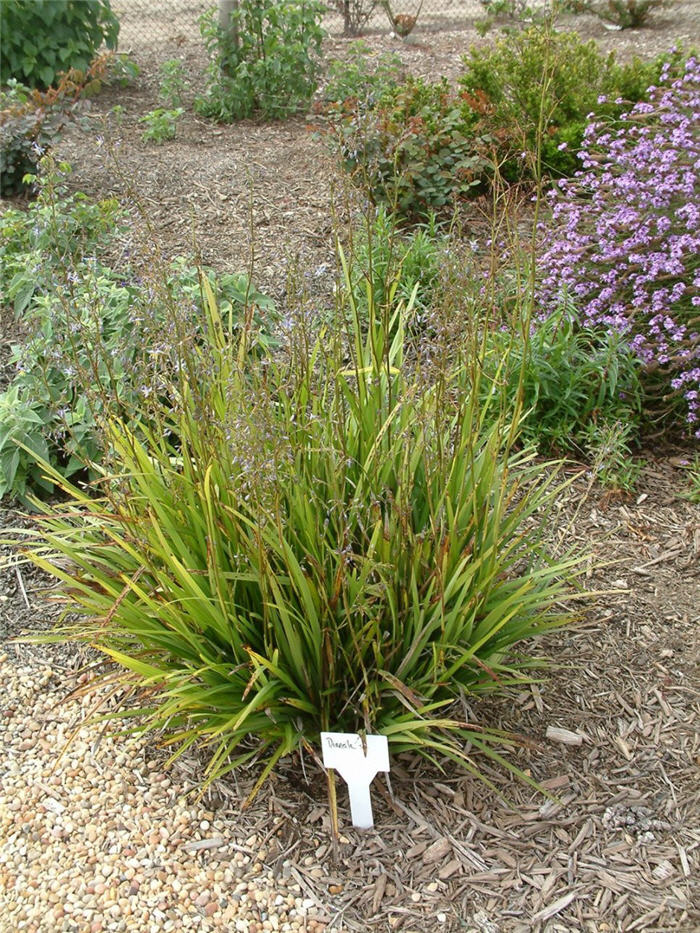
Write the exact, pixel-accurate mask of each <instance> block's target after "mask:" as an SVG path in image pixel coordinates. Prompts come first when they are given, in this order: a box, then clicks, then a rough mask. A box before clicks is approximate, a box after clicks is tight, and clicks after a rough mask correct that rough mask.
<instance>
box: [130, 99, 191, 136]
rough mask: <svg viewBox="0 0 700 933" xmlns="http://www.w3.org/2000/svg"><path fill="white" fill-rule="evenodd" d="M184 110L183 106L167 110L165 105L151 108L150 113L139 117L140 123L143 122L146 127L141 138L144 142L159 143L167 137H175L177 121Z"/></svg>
mask: <svg viewBox="0 0 700 933" xmlns="http://www.w3.org/2000/svg"><path fill="white" fill-rule="evenodd" d="M184 112H185V111H184V109H183V108H182V107H176V108H175V109H174V110H166V109H165V108H163V107H157V108H156V109H155V110H149V111H148V113H146V114H144V115H143V116H142V117H139V123H143V124H144V126H145V127H146V129H145V130H144V131H143V133H142V134H141V139H142V140H143V141H144V142H153V143H159V144H160V143H164V142H165V141H166V140H167V139H175V134H176V132H177V121H178V120H179V119H180V117H181V116H182V115H183V113H184Z"/></svg>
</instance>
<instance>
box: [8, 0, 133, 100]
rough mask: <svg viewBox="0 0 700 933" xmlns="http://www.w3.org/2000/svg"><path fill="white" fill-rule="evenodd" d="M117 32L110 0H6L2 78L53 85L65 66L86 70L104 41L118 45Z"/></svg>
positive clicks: (109, 44) (108, 45)
mask: <svg viewBox="0 0 700 933" xmlns="http://www.w3.org/2000/svg"><path fill="white" fill-rule="evenodd" d="M118 35H119V20H118V19H117V17H116V15H115V14H114V13H113V11H112V9H111V7H110V3H109V0H2V3H0V49H1V53H2V54H0V83H2V84H6V83H7V82H8V81H9V79H10V78H14V79H15V80H17V81H20V82H22V83H24V84H27V85H29V87H32V88H47V87H50V86H51V85H52V84H55V83H56V80H57V78H58V76H59V74H60V73H61V72H65V71H68V70H69V69H70V68H77V69H79V70H81V71H85V70H87V68H88V66H89V65H90V63H91V61H92V60H93V58H94V57H95V53H96V52H97V51H98V49H99V48H100V46H101V45H102V44H103V43H105V44H106V46H107V48H109V49H113V48H116V45H117V37H118Z"/></svg>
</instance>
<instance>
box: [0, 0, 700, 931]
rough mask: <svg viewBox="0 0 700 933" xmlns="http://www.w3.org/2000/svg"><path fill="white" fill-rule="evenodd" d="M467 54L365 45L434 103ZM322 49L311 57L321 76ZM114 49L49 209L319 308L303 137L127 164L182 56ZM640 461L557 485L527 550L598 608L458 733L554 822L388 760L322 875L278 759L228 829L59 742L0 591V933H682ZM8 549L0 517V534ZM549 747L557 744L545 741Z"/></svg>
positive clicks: (150, 747) (63, 704) (672, 567)
mask: <svg viewBox="0 0 700 933" xmlns="http://www.w3.org/2000/svg"><path fill="white" fill-rule="evenodd" d="M698 22H699V21H698V11H697V8H696V6H695V4H693V3H689V2H686V3H679V4H677V5H675V6H674V9H673V10H671V11H668V12H667V13H666V14H659V16H658V17H657V18H655V20H654V25H653V26H652V27H650V28H649V29H644V30H637V31H630V32H625V33H620V34H617V33H610V32H607V31H606V30H604V29H603V28H602V26H601V25H600V24H599V23H598V22H597V21H594V20H592V19H587V18H584V19H583V20H582V19H580V18H576V20H575V23H576V25H577V26H579V25H580V26H581V28H582V29H583V30H584V31H585V33H586V35H595V37H596V38H597V39H599V40H600V41H601V44H603V45H605V47H606V48H611V47H614V48H616V49H619V52H620V55H621V56H624V55H630V54H641V53H645V54H646V53H649V54H652V53H657V52H661V51H665V50H666V49H667V47H668V46H669V45H670V44H671V43H673V42H674V41H677V40H679V39H680V40H683V39H686V40H691V39H692V38H694V37H695V36H696V35H697V26H698ZM476 38H477V37H476V34H475V33H474V32H472V31H468V32H467V31H464V32H459V33H430V34H429V35H421V34H419V33H416V37H415V40H412V41H411V42H409V43H404V44H397V43H396V42H395V41H393V40H391V39H390V38H388V37H377V36H373V37H371V39H370V42H371V44H372V46H373V48H374V47H376V48H379V49H391V50H392V51H396V50H398V51H399V53H400V54H401V56H402V58H403V59H404V61H405V62H406V64H407V65H408V66H409V68H410V69H411V70H414V71H416V72H417V73H420V74H423V75H426V76H434V75H436V74H447V75H451V74H453V73H454V71H455V69H456V68H457V66H458V64H459V57H460V55H461V54H463V53H464V51H465V50H466V48H467V46H468V44H469V43H470V42H471V41H473V40H474V39H476ZM344 46H345V43H344V42H342V41H340V40H333V41H332V42H329V47H328V51H329V53H334V54H340V53H341V51H342V49H343V48H344ZM134 48H135V53H136V58H137V60H138V61H139V63H140V64H141V65H142V67H143V72H142V75H141V77H140V78H139V79H138V82H137V84H136V85H134V86H132V87H129V88H126V89H123V90H117V89H108V90H106V91H105V92H104V93H103V94H102V95H100V96H99V97H98V98H96V99H94V100H93V101H91V102H90V104H89V105H88V106H89V110H90V113H91V115H92V116H96V115H97V114H102V115H104V119H105V124H104V130H103V132H102V140H103V141H102V143H101V144H100V145H96V144H95V138H94V136H90V135H86V134H84V133H82V132H81V131H79V130H78V129H72V130H71V131H70V132H69V133H67V134H66V136H65V138H64V140H63V142H62V144H61V147H60V150H59V154H60V156H61V157H63V158H66V159H67V160H68V161H70V162H71V163H72V165H73V166H74V173H73V175H72V176H71V185H72V186H73V187H74V188H75V189H76V190H81V191H84V192H86V193H87V194H88V195H90V196H93V197H96V198H97V197H104V196H106V195H107V194H110V193H113V192H114V193H116V194H117V195H119V196H120V198H124V200H125V201H126V202H127V203H129V202H131V203H132V206H133V200H132V196H133V195H134V194H135V195H137V196H138V199H139V201H140V202H141V204H142V206H143V208H144V211H145V214H146V216H147V217H148V219H149V222H150V223H151V225H152V226H153V228H154V229H155V230H156V231H157V232H158V238H159V241H160V245H161V249H162V251H163V253H164V254H165V255H166V256H176V255H191V254H192V242H193V239H194V240H195V242H196V244H197V246H196V249H197V251H198V253H199V255H200V257H201V260H202V261H203V262H204V263H206V264H208V265H210V266H212V267H214V268H216V269H217V270H219V271H232V272H233V271H241V270H245V269H248V268H251V269H252V271H253V277H254V280H255V282H256V284H257V285H258V286H259V287H260V288H261V289H262V290H263V291H265V292H267V293H270V294H272V295H273V296H274V297H276V298H277V299H278V300H280V301H283V300H284V296H285V292H286V287H287V281H288V277H289V274H290V270H291V271H293V270H294V269H295V268H298V269H299V270H301V271H302V275H303V276H304V281H305V284H306V288H307V290H308V292H309V293H310V295H311V296H314V295H317V296H318V299H319V302H322V301H323V300H324V299H326V298H327V297H328V296H329V295H330V294H331V293H332V287H333V283H334V273H333V269H334V256H333V223H332V220H331V218H332V215H333V207H332V205H333V204H334V203H335V204H337V205H338V207H337V211H338V212H339V213H342V212H343V211H344V210H345V209H346V208H345V207H344V205H345V204H346V203H347V202H346V200H345V199H344V197H343V195H342V192H341V191H337V192H335V193H334V190H333V189H334V187H335V185H336V184H337V177H336V176H335V174H334V172H333V169H332V166H331V164H330V162H329V159H328V156H327V154H326V150H325V147H324V146H323V144H322V143H321V141H320V140H318V139H317V138H316V136H315V134H316V132H317V131H318V130H319V128H320V125H319V122H318V120H317V119H316V118H314V117H313V116H310V117H309V118H308V119H296V120H293V121H289V122H286V123H283V124H276V125H263V124H259V123H254V122H249V121H246V122H243V123H240V124H235V125H232V126H221V127H213V126H212V124H210V123H208V122H206V121H204V120H201V119H199V118H197V117H196V116H194V115H193V114H192V113H191V112H188V113H186V114H185V116H184V117H183V118H182V121H181V123H180V125H179V128H178V135H177V137H176V139H175V140H174V141H172V142H168V143H166V144H165V145H163V146H154V145H151V144H147V143H144V142H143V141H142V140H141V133H142V131H143V127H142V125H141V124H139V122H138V121H139V117H141V116H142V115H143V114H144V113H146V112H147V111H149V110H150V109H152V108H153V107H154V106H157V100H156V91H157V66H158V64H159V61H161V60H163V59H165V58H172V57H180V58H182V60H183V61H184V62H185V63H186V64H187V65H188V67H190V68H191V69H192V72H193V73H194V72H196V71H198V70H199V69H200V68H201V67H202V65H203V54H202V51H201V48H200V46H199V43H198V42H197V41H196V39H195V37H192V38H191V39H189V38H186V39H185V40H184V41H180V39H178V40H177V42H173V44H172V46H170V47H161V48H159V49H158V50H156V49H155V48H151V49H149V48H147V47H145V46H143V47H142V46H140V45H139V46H137V45H136V44H135V45H134ZM195 90H196V88H194V87H193V88H192V91H193V92H194V91H195ZM116 104H119V105H120V106H121V107H123V108H124V112H123V115H122V117H121V119H120V121H119V122H118V123H117V122H116V121H115V120H114V117H113V116H110V115H109V112H110V110H111V108H113V107H114V106H115V105H116ZM115 157H116V158H115ZM134 216H135V218H138V212H136V211H134ZM135 223H136V225H137V227H138V224H139V221H138V219H136V221H135ZM477 230H478V227H477ZM10 336H11V335H10V333H9V331H7V330H4V331H3V333H2V334H1V335H0V343H2V342H6V343H8V342H9V340H10ZM0 349H1V348H0ZM1 384H2V381H1V380H0V385H1ZM644 455H645V457H646V460H647V465H646V467H645V468H644V470H643V472H642V475H641V478H640V480H639V482H638V484H637V487H636V490H635V493H634V496H626V497H624V496H617V495H614V494H611V493H609V492H606V491H605V490H603V489H601V488H600V487H598V486H597V485H596V484H595V483H594V482H592V480H591V478H590V476H589V475H588V474H587V473H586V472H585V471H582V472H581V475H580V476H579V477H578V478H577V479H576V480H575V482H574V483H573V485H572V486H571V487H570V489H569V491H568V492H567V494H566V495H565V496H564V497H563V498H562V500H561V502H560V507H559V509H558V512H557V515H558V521H557V525H556V528H554V529H553V530H552V535H553V538H555V539H557V538H558V539H559V540H560V542H562V543H565V544H568V543H574V542H575V543H577V544H578V545H580V546H581V548H582V549H584V550H586V551H588V552H590V553H591V555H592V557H591V571H590V575H589V576H588V578H587V584H588V585H589V586H590V587H591V588H592V589H594V590H596V591H598V592H600V593H601V595H600V597H599V598H598V599H597V600H596V601H595V602H594V603H590V604H588V605H587V606H586V609H585V616H584V619H583V621H582V622H581V624H579V625H578V626H577V627H574V628H571V629H569V630H565V631H563V632H559V633H555V634H554V635H551V636H549V637H548V638H547V639H545V640H544V642H543V645H542V652H543V653H546V654H548V655H549V656H551V657H552V658H553V660H554V661H555V663H556V665H557V666H556V669H555V670H554V671H553V672H552V673H551V674H549V675H548V676H547V677H546V678H545V680H544V681H543V683H541V684H540V685H538V686H533V687H532V688H530V689H528V690H526V691H523V692H522V693H520V694H517V695H516V696H515V698H514V699H513V698H510V699H508V700H497V701H495V702H494V700H493V699H490V700H488V701H482V702H481V703H480V704H478V705H477V704H475V705H474V712H475V714H476V717H477V720H485V721H488V722H489V724H492V725H497V726H502V727H504V728H507V729H511V730H515V731H517V732H520V733H523V734H524V735H525V736H527V737H528V738H529V739H530V740H531V742H530V744H529V745H528V747H527V748H526V749H524V750H522V751H521V752H519V753H518V755H517V763H518V764H519V766H520V767H522V768H525V769H528V771H529V773H530V774H531V775H532V776H533V777H534V778H535V779H536V780H538V781H540V782H542V783H543V784H544V786H545V787H546V788H547V789H549V790H550V791H551V792H552V793H553V794H554V795H556V797H557V800H555V801H549V800H547V799H546V798H543V797H542V796H541V795H536V794H535V793H533V792H531V791H530V790H529V789H527V788H523V787H522V786H520V785H518V784H515V783H513V782H510V781H508V782H506V781H504V778H503V776H502V775H501V776H499V775H497V774H495V773H494V774H493V775H491V774H490V776H491V777H492V779H493V780H495V781H496V783H497V784H498V785H499V786H501V787H502V789H503V791H504V793H505V794H506V795H507V797H508V799H509V802H510V805H506V804H504V803H503V801H501V800H499V798H498V797H497V796H496V795H495V794H493V793H492V792H490V791H487V790H485V789H484V788H483V787H481V786H480V785H479V786H475V785H474V783H473V782H472V781H471V780H470V779H469V778H468V777H465V776H463V775H462V774H457V773H455V769H454V768H453V767H452V766H448V767H447V769H446V771H445V773H439V772H437V771H433V770H431V769H430V768H429V767H427V766H426V765H424V764H420V765H416V762H415V761H414V760H410V759H405V760H404V759H402V758H400V759H399V760H397V761H394V762H392V774H391V787H390V788H389V787H387V784H386V782H385V781H384V779H383V778H382V777H381V776H380V777H378V778H377V780H376V781H375V783H374V785H373V800H374V809H375V818H376V828H375V830H374V831H368V832H360V831H355V830H352V829H351V828H350V826H349V813H348V810H347V807H346V805H345V804H346V799H345V797H344V794H343V790H342V789H341V819H342V822H343V828H342V835H341V838H340V841H339V843H338V845H337V846H336V847H334V846H333V845H332V843H331V839H330V820H329V814H328V806H327V801H326V796H325V785H324V783H323V781H322V780H321V778H320V774H319V772H318V771H317V769H316V767H315V765H314V764H313V762H308V761H307V762H300V761H299V759H298V758H296V757H293V758H291V759H289V760H288V762H287V763H286V764H285V765H283V766H282V767H281V769H280V770H279V772H278V774H277V776H276V777H275V778H274V779H273V780H272V781H271V783H269V784H268V785H266V786H265V788H264V789H263V791H262V792H261V794H260V796H259V797H258V798H257V800H256V802H255V804H254V805H253V806H252V807H251V808H250V809H249V810H246V811H244V812H242V811H241V807H240V802H241V800H242V799H244V797H245V796H246V793H247V791H248V790H249V789H250V787H251V786H252V785H253V783H254V781H255V779H256V777H257V775H256V774H255V773H254V772H250V773H246V772H243V773H241V774H240V775H238V777H237V780H236V781H234V780H233V779H226V780H222V781H218V782H216V783H215V784H214V785H213V786H212V788H211V789H210V791H208V792H207V794H206V795H205V797H204V799H203V800H202V801H200V802H196V801H195V800H194V799H192V797H191V796H190V797H186V795H188V794H190V795H191V792H192V791H193V790H196V788H197V787H198V786H199V782H200V776H201V768H202V763H201V761H200V760H199V758H198V757H197V756H188V757H185V758H183V759H180V760H179V761H178V762H177V763H176V765H175V766H174V768H173V769H172V770H170V771H168V772H167V773H166V772H165V771H164V768H163V765H164V761H165V755H164V754H163V753H162V752H161V751H160V750H158V749H157V748H156V747H155V743H154V742H153V741H149V740H143V741H142V740H131V739H130V740H114V739H112V738H110V737H109V736H108V735H105V736H103V735H102V732H101V730H100V728H99V727H95V726H79V723H80V719H81V717H82V716H84V714H85V713H86V712H87V710H88V709H89V708H90V703H91V701H90V699H89V698H81V697H78V698H68V699H66V697H67V695H68V694H69V693H70V692H71V691H72V690H74V689H76V688H84V687H86V686H87V684H88V681H89V676H90V675H89V673H88V672H86V670H85V665H86V664H88V663H89V662H90V661H91V659H92V658H91V655H90V653H89V652H81V651H80V650H79V649H76V648H75V647H70V648H69V647H67V646H65V645H61V644H58V645H55V646H49V645H44V646H40V647H37V646H29V645H26V644H15V643H13V642H10V641H9V639H11V638H13V637H15V636H17V635H19V634H20V633H22V632H25V631H28V630H34V631H35V630H37V629H40V630H41V629H45V628H47V627H48V626H49V625H50V623H51V620H52V618H54V617H55V611H54V609H53V608H52V604H51V602H50V601H47V599H46V595H45V593H44V592H43V591H42V585H43V581H42V579H41V578H40V576H39V575H38V573H36V572H30V571H28V570H27V568H26V567H21V568H20V567H17V566H15V565H14V564H9V565H6V566H5V567H3V568H0V639H1V640H2V641H3V642H5V644H4V645H2V646H0V650H1V651H2V652H3V653H2V654H1V655H0V657H1V658H2V660H1V661H0V690H2V695H3V700H4V702H3V709H2V718H1V719H0V743H2V756H1V760H0V774H1V776H2V781H1V786H2V790H1V791H0V918H1V919H0V930H2V931H4V930H7V931H8V933H9V931H14V930H26V931H34V933H44V931H46V933H48V931H53V930H64V931H76V933H83V931H86V930H91V931H95V933H97V931H101V930H102V931H118V930H130V929H139V930H154V931H160V930H163V931H165V930H179V929H199V930H202V931H208V930H211V931H215V930H222V931H223V930H227V931H228V930H237V931H244V933H260V931H262V930H278V929H279V930H300V931H309V933H311V931H319V933H320V931H330V930H338V931H343V930H348V931H357V933H361V931H367V930H378V931H379V930H381V931H384V930H399V929H400V930H402V931H404V933H407V931H413V933H433V931H438V930H445V931H459V930H472V931H478V933H516V931H518V933H526V931H531V930H548V931H550V933H555V931H568V930H590V931H591V933H603V931H609V933H612V931H615V930H625V931H628V930H629V931H632V930H645V931H671V930H678V931H688V933H689V931H691V930H694V929H697V927H698V925H699V924H700V909H699V904H700V889H699V888H698V882H697V875H698V865H699V862H700V827H699V826H698V820H697V813H698V802H699V800H698V798H699V797H700V794H699V793H698V789H697V768H698V764H700V757H699V756H700V742H699V739H698V715H699V713H700V707H699V704H698V698H699V697H700V693H699V692H698V689H697V684H698V677H697V673H698V650H697V624H698V614H697V606H698V604H699V603H700V599H699V597H700V573H699V571H698V565H699V561H698V558H700V517H699V515H698V509H697V507H696V506H693V505H692V504H690V503H689V502H688V501H686V500H685V499H684V498H683V493H684V492H685V490H686V489H687V485H688V471H687V469H686V466H685V461H686V454H685V452H684V451H672V450H669V451H667V452H666V453H665V455H664V456H663V457H661V456H658V457H657V456H656V455H655V453H654V452H651V451H646V452H645V453H644ZM22 521H23V519H22V518H21V517H20V516H18V515H17V513H15V512H13V511H11V510H10V509H5V510H4V512H3V513H2V524H3V525H4V526H6V527H9V526H12V525H15V524H17V523H18V522H22ZM76 726H78V733H77V735H76V738H75V742H74V744H73V745H72V747H71V748H70V750H69V751H67V753H66V754H65V756H64V757H63V758H61V760H60V761H57V755H58V752H59V751H60V750H61V749H62V748H63V745H64V743H65V741H66V740H67V738H68V737H69V735H70V734H71V732H72V730H73V729H74V728H75V727H76ZM551 728H555V729H560V730H561V729H563V730H566V733H565V734H564V736H563V737H564V738H568V739H569V742H568V743H567V742H562V741H560V739H561V738H562V734H561V733H560V734H559V736H558V739H557V735H556V734H554V737H553V738H552V737H550V738H548V737H547V730H548V729H551ZM550 736H551V733H550ZM3 924H4V926H3Z"/></svg>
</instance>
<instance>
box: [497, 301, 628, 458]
mask: <svg viewBox="0 0 700 933" xmlns="http://www.w3.org/2000/svg"><path fill="white" fill-rule="evenodd" d="M528 330H529V332H528ZM525 332H526V333H527V339H526V340H525V339H524V338H523V329H522V328H517V327H516V328H508V329H507V330H495V331H494V332H493V333H492V335H491V337H490V350H491V352H490V354H489V355H488V357H487V364H486V365H487V371H489V372H490V373H492V374H493V377H494V378H495V377H496V374H499V376H500V378H501V379H503V381H504V383H505V385H506V387H507V388H506V395H507V397H508V398H509V399H510V403H511V405H512V406H514V407H515V406H516V405H518V404H522V408H523V412H524V415H523V423H522V433H523V437H524V438H525V439H526V440H527V441H529V442H531V443H534V444H536V445H537V446H538V448H539V449H540V450H542V451H543V452H545V453H552V452H557V453H560V454H561V453H570V452H575V453H579V454H583V455H584V456H585V457H586V458H587V459H588V460H589V461H591V462H594V461H596V460H597V459H598V454H599V451H600V448H601V446H603V444H602V440H601V438H602V437H603V435H604V434H605V435H606V436H607V435H609V433H610V431H611V429H614V427H615V426H616V425H621V424H623V425H626V426H627V431H626V434H625V437H624V438H621V442H622V441H624V443H627V441H629V440H630V439H631V440H634V439H635V436H638V434H639V427H640V422H641V410H642V390H641V380H640V375H641V367H640V364H639V361H638V360H637V358H636V356H635V354H634V353H633V352H632V350H631V349H630V347H629V346H628V345H627V343H626V342H625V341H624V339H623V338H622V337H621V336H620V335H619V334H616V333H614V332H606V331H605V330H604V329H603V328H600V329H599V330H595V331H594V330H586V329H580V328H578V326H577V324H576V315H575V313H574V312H573V310H572V309H570V308H567V307H565V306H562V307H560V309H559V311H558V312H557V313H555V314H553V315H551V316H550V317H548V318H546V319H545V320H538V321H536V322H534V323H533V324H532V326H531V327H530V328H529V329H528V328H525ZM504 359H505V360H506V361H507V364H506V365H504V364H503V360H504ZM607 446H608V447H609V446H610V444H609V442H608V444H607Z"/></svg>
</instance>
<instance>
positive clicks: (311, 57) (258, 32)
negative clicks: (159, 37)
mask: <svg viewBox="0 0 700 933" xmlns="http://www.w3.org/2000/svg"><path fill="white" fill-rule="evenodd" d="M324 11H325V6H324V4H322V3H320V2H316V0H310V2H289V0H283V2H280V0H241V2H240V4H239V5H238V7H237V9H235V10H234V12H233V13H232V15H231V25H230V28H229V29H227V30H222V29H221V28H220V27H219V26H218V25H217V24H216V23H215V22H214V11H210V12H209V13H207V14H205V15H204V16H203V17H202V18H201V21H200V26H201V31H202V35H203V37H204V41H205V43H206V46H207V49H208V51H209V54H210V58H211V64H210V66H209V79H208V87H207V91H206V93H205V94H204V95H203V96H202V97H199V98H197V99H196V100H195V110H197V112H198V113H200V114H202V115H203V116H206V117H210V118H211V119H214V120H218V121H219V122H221V123H232V122H233V121H234V120H242V119H244V118H245V117H250V116H252V115H253V114H256V113H259V114H260V115H262V116H263V117H265V118H267V119H272V120H279V119H282V118H284V117H287V116H290V115H291V114H294V113H297V112H299V111H300V110H302V109H304V108H305V107H306V106H308V104H309V101H310V100H311V97H312V96H313V93H314V91H315V90H316V83H317V75H318V71H319V59H320V54H321V40H322V38H323V30H322V29H321V25H320V23H321V18H322V16H323V13H324Z"/></svg>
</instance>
